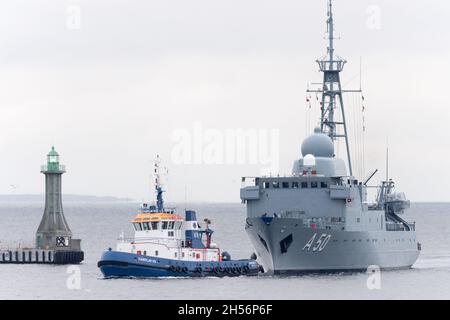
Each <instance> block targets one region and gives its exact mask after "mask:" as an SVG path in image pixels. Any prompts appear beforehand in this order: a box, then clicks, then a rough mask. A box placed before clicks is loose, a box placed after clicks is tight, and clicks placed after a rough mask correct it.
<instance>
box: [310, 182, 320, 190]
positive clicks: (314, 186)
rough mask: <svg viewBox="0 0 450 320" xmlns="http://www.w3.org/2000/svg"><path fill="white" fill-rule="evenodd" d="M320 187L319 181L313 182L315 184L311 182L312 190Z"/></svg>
mask: <svg viewBox="0 0 450 320" xmlns="http://www.w3.org/2000/svg"><path fill="white" fill-rule="evenodd" d="M318 186H319V185H318V183H317V181H313V182H311V188H314V189H315V188H317V187H318Z"/></svg>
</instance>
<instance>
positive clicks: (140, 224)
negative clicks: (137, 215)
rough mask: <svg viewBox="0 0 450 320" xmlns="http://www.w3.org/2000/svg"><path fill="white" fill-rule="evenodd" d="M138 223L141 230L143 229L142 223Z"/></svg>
mask: <svg viewBox="0 0 450 320" xmlns="http://www.w3.org/2000/svg"><path fill="white" fill-rule="evenodd" d="M137 225H138V228H139V231H142V223H138V224H137Z"/></svg>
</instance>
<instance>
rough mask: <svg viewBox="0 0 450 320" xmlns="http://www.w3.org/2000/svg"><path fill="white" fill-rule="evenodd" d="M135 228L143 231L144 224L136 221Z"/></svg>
mask: <svg viewBox="0 0 450 320" xmlns="http://www.w3.org/2000/svg"><path fill="white" fill-rule="evenodd" d="M134 229H135V230H136V231H142V224H141V223H137V222H136V223H134Z"/></svg>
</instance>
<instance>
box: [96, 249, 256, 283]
mask: <svg viewBox="0 0 450 320" xmlns="http://www.w3.org/2000/svg"><path fill="white" fill-rule="evenodd" d="M98 267H99V268H100V270H101V272H102V274H103V275H104V277H105V278H155V277H238V276H244V275H245V276H251V275H257V274H258V273H259V272H260V266H259V265H258V263H256V261H254V260H230V261H221V262H211V261H202V262H194V261H180V260H173V259H164V258H159V257H151V256H142V255H136V254H132V253H126V252H118V251H106V252H104V253H103V255H102V258H101V260H100V261H99V262H98Z"/></svg>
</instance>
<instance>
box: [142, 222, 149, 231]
mask: <svg viewBox="0 0 450 320" xmlns="http://www.w3.org/2000/svg"><path fill="white" fill-rule="evenodd" d="M143 225H144V230H145V231H147V230H150V226H149V225H148V222H144V223H143Z"/></svg>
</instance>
